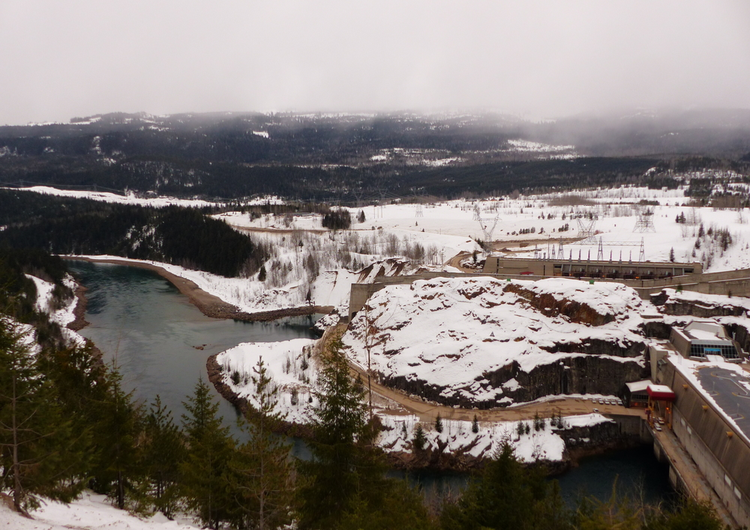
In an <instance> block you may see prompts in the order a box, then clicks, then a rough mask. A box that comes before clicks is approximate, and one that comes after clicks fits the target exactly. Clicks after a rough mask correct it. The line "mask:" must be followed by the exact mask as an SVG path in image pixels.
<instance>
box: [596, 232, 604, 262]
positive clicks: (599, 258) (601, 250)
mask: <svg viewBox="0 0 750 530" xmlns="http://www.w3.org/2000/svg"><path fill="white" fill-rule="evenodd" d="M596 260H597V261H604V241H602V238H601V237H600V238H599V250H598V251H597V253H596Z"/></svg>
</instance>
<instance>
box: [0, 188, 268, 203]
mask: <svg viewBox="0 0 750 530" xmlns="http://www.w3.org/2000/svg"><path fill="white" fill-rule="evenodd" d="M0 189H4V190H18V191H29V192H33V193H40V194H42V195H56V196H58V197H68V198H72V199H91V200H93V201H101V202H109V203H117V204H130V205H134V206H151V207H153V208H163V207H165V206H182V207H185V208H203V207H206V206H216V203H212V202H208V201H204V200H199V199H177V198H174V197H150V198H149V197H136V195H135V194H134V193H132V192H131V193H128V194H127V195H119V194H117V193H109V192H103V191H75V190H60V189H57V188H52V187H50V186H32V187H29V188H0ZM259 204H262V203H259Z"/></svg>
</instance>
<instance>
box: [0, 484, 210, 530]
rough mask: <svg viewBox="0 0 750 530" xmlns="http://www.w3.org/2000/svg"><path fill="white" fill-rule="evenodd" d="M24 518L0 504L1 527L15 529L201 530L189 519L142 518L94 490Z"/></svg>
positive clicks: (41, 509) (53, 503)
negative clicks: (115, 505) (113, 503)
mask: <svg viewBox="0 0 750 530" xmlns="http://www.w3.org/2000/svg"><path fill="white" fill-rule="evenodd" d="M32 516H33V517H34V518H33V519H27V518H26V517H22V516H21V515H19V514H18V513H16V512H14V511H12V510H11V509H10V508H8V507H7V506H6V505H5V503H0V526H2V527H3V528H9V529H10V528H12V529H13V530H42V529H43V530H188V529H197V528H200V526H199V525H194V524H191V523H190V522H189V520H188V519H186V518H185V517H177V519H176V520H174V521H170V520H168V519H167V518H166V517H164V516H163V515H161V514H157V515H154V516H153V517H149V518H144V519H142V518H139V517H136V516H134V515H131V514H129V513H128V512H126V511H124V510H118V509H117V508H115V507H114V506H112V505H111V504H110V503H109V502H108V501H107V498H106V497H105V496H104V495H97V494H94V493H92V492H90V491H86V492H84V494H83V496H82V497H81V498H80V499H78V500H75V501H73V502H71V503H70V504H67V505H66V504H61V503H57V502H51V501H50V502H47V504H45V505H43V506H42V507H41V508H40V509H39V510H36V511H34V512H32Z"/></svg>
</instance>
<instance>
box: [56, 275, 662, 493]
mask: <svg viewBox="0 0 750 530" xmlns="http://www.w3.org/2000/svg"><path fill="white" fill-rule="evenodd" d="M69 267H70V269H71V270H72V271H73V272H74V273H75V274H76V275H77V276H78V277H79V279H80V280H81V282H82V283H83V285H85V286H86V287H87V288H88V292H87V298H88V301H89V305H88V308H87V312H86V320H87V321H88V322H90V323H91V324H90V325H89V326H87V327H85V328H84V329H83V330H82V331H81V334H82V335H83V336H84V337H87V338H89V339H91V340H92V341H94V343H95V344H96V345H97V347H99V349H101V350H102V352H103V354H104V357H105V359H106V360H107V361H110V360H112V359H115V358H116V359H117V364H118V366H119V367H120V370H121V372H122V374H123V381H124V385H125V388H127V389H132V390H134V395H135V398H136V399H138V400H140V401H142V402H144V403H150V402H151V401H152V400H153V399H154V397H156V395H157V394H159V395H160V396H161V399H162V402H163V403H164V404H165V405H166V406H168V407H169V408H170V409H171V410H172V414H173V416H174V418H175V421H176V422H177V423H178V424H179V423H180V416H181V414H182V413H183V412H184V407H183V406H182V402H183V401H185V399H186V397H187V396H188V395H190V394H191V393H192V392H193V388H194V386H195V383H196V382H197V381H198V378H199V377H202V378H203V380H204V381H207V380H208V378H207V375H206V359H207V358H208V357H209V356H210V355H213V354H215V353H219V352H221V351H223V350H226V349H228V348H231V347H232V346H235V345H237V344H239V343H241V342H251V341H257V342H270V341H281V340H288V339H294V338H299V337H312V336H313V335H312V333H311V331H310V327H311V326H312V325H313V323H314V320H315V318H314V317H293V318H287V319H282V320H278V321H275V322H270V323H269V322H252V323H246V322H236V321H232V320H222V319H215V318H209V317H207V316H205V315H203V313H201V312H200V311H199V310H198V309H197V308H196V307H195V306H194V305H192V304H191V303H190V302H189V300H188V298H187V297H186V296H184V295H182V294H181V293H180V292H179V291H178V290H177V288H175V287H174V286H173V285H172V284H170V283H169V282H168V281H167V280H165V279H164V278H162V277H161V276H159V275H158V274H156V273H155V272H153V271H149V270H145V269H139V268H136V267H128V266H123V265H111V264H102V263H88V262H83V261H74V262H70V263H69ZM216 399H217V401H218V402H220V404H221V405H220V406H221V408H220V413H221V414H222V415H223V416H224V420H225V423H226V424H227V425H230V426H231V427H232V432H233V433H234V434H235V435H238V434H239V433H238V430H237V428H236V426H235V420H236V412H235V410H234V408H233V407H232V406H231V405H230V404H229V403H228V402H227V401H225V400H224V399H222V398H221V397H220V396H219V395H218V393H217V394H216ZM294 447H295V453H297V454H299V455H300V456H302V457H304V455H305V454H308V452H307V449H306V447H305V446H304V442H301V441H300V440H295V441H294ZM667 473H668V470H667V468H666V467H665V466H663V465H661V464H659V463H658V462H657V461H656V459H655V458H654V456H653V452H652V449H651V448H650V447H643V448H638V449H630V450H626V451H620V452H616V453H612V454H609V455H605V456H596V457H591V458H588V459H585V460H583V461H582V462H581V465H580V467H578V468H575V469H573V470H571V471H569V472H568V473H566V474H564V475H562V476H559V477H556V478H557V480H558V481H559V482H560V487H561V490H562V494H563V497H564V498H565V500H566V501H567V502H568V503H573V502H575V499H576V498H577V496H578V495H579V494H581V493H586V494H588V495H594V496H596V497H597V498H599V499H603V500H605V499H608V498H609V496H610V495H611V493H612V483H613V482H614V480H615V478H616V477H618V491H619V492H620V493H624V492H627V493H628V494H629V495H631V496H641V495H642V496H643V498H644V499H645V500H647V501H649V502H659V501H664V500H667V499H669V498H670V495H671V494H672V488H671V487H670V486H669V480H668V475H667ZM409 479H410V480H411V481H412V482H413V483H418V484H420V485H421V486H422V487H423V488H424V490H425V492H426V494H427V495H428V497H433V496H437V497H439V496H442V495H444V494H455V493H457V492H459V491H461V490H462V489H463V488H465V487H466V484H467V483H468V480H469V477H468V475H463V474H453V473H435V472H424V473H419V474H412V475H409Z"/></svg>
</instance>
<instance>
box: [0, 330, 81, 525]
mask: <svg viewBox="0 0 750 530" xmlns="http://www.w3.org/2000/svg"><path fill="white" fill-rule="evenodd" d="M32 342H33V338H32V337H31V335H30V333H29V332H25V331H23V330H22V328H21V327H20V325H19V324H17V323H15V322H13V321H11V320H10V319H9V318H7V317H4V316H0V467H2V474H1V475H0V478H1V480H2V485H3V487H5V488H7V489H8V490H10V491H11V492H12V494H13V506H14V508H15V509H16V510H18V511H20V512H22V513H26V510H27V509H29V508H34V507H36V505H37V501H36V496H37V495H44V496H47V497H51V498H54V499H57V500H61V501H66V502H68V501H70V500H72V499H73V498H75V497H76V496H77V495H78V494H79V493H80V491H81V490H82V489H83V486H84V482H83V477H84V476H85V475H83V473H85V469H83V468H82V462H84V461H85V456H84V455H82V453H81V451H79V450H78V448H77V447H76V442H77V440H76V438H75V436H74V434H73V431H72V429H71V424H70V422H68V421H67V420H66V419H64V414H63V412H62V410H61V407H60V405H59V398H58V395H57V393H56V391H55V387H54V385H53V384H52V383H51V382H50V381H49V380H48V379H46V378H45V377H44V376H43V373H42V372H41V370H40V367H39V362H38V354H35V353H34V352H32V350H31V344H32Z"/></svg>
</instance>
